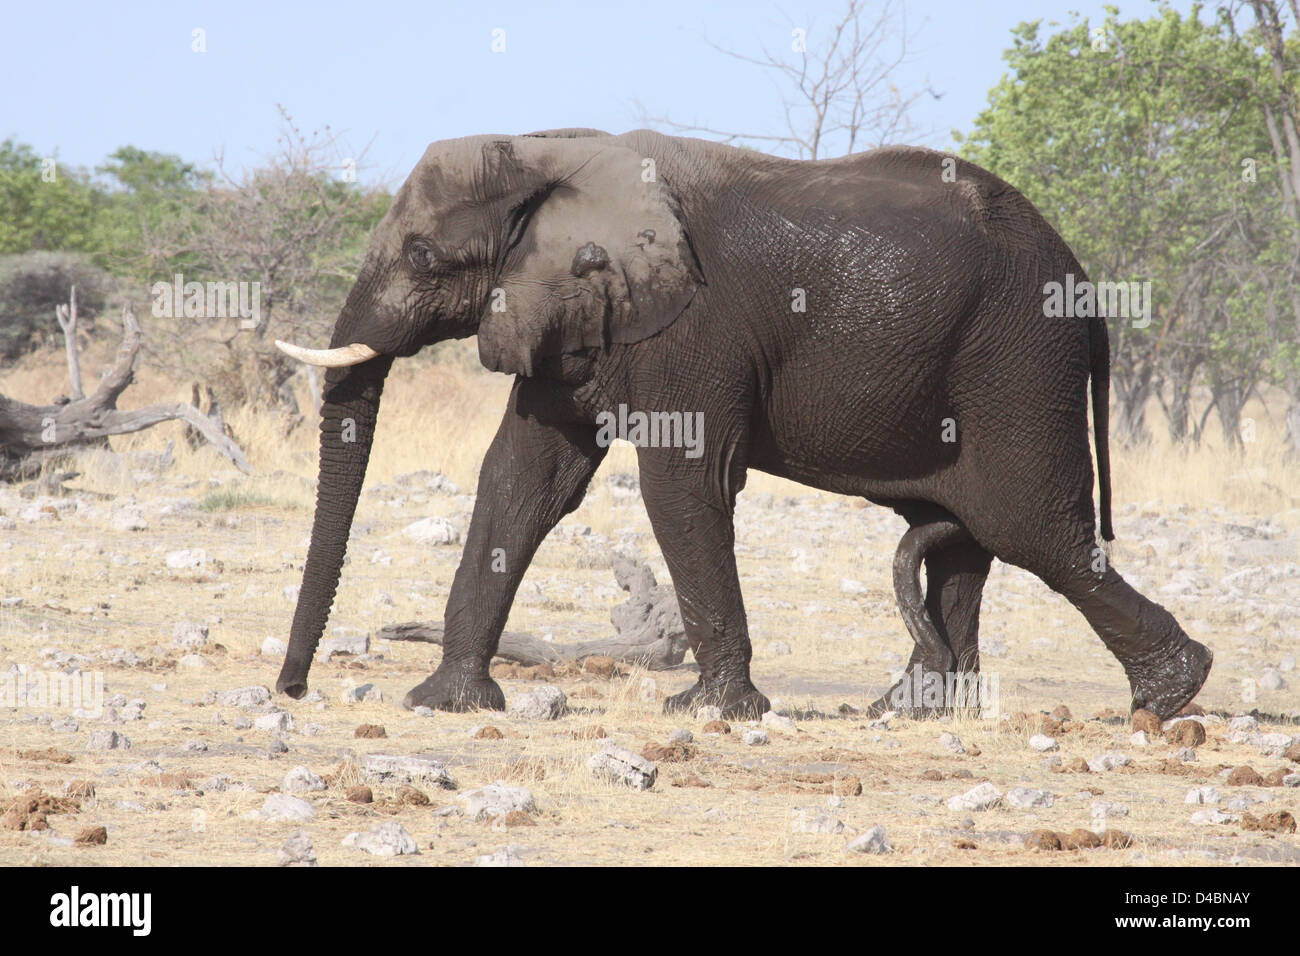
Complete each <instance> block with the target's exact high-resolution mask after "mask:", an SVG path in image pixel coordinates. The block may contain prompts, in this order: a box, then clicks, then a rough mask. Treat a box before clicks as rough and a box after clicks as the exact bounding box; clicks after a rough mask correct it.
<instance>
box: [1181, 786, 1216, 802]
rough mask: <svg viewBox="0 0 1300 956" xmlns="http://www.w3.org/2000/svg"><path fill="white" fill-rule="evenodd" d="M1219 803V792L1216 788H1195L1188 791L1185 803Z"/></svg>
mask: <svg viewBox="0 0 1300 956" xmlns="http://www.w3.org/2000/svg"><path fill="white" fill-rule="evenodd" d="M1218 802H1219V791H1218V789H1217V788H1215V787H1195V788H1193V789H1191V790H1188V791H1187V796H1185V797H1183V803H1194V804H1214V803H1218Z"/></svg>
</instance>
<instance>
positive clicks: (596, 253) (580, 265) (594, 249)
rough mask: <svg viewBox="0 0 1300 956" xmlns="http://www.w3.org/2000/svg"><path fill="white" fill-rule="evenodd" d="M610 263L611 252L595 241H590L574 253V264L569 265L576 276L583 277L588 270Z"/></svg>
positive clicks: (601, 267) (603, 266)
mask: <svg viewBox="0 0 1300 956" xmlns="http://www.w3.org/2000/svg"><path fill="white" fill-rule="evenodd" d="M608 265H609V253H608V252H606V251H605V250H604V249H603V248H601V247H600V246H598V245H596V244H595V243H594V242H589V243H587V244H586V245H585V246H583V247H582V248H581V249H579V250H578V251H577V252H576V253H574V256H573V265H571V266H569V271H570V272H572V273H573V274H574V275H575V276H578V277H582V276H585V275H586V274H587V273H588V272H595V271H596V270H598V269H604V268H606V267H607V266H608Z"/></svg>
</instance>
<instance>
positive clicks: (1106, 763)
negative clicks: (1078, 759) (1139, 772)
mask: <svg viewBox="0 0 1300 956" xmlns="http://www.w3.org/2000/svg"><path fill="white" fill-rule="evenodd" d="M1132 762H1133V758H1132V757H1130V756H1129V755H1128V754H1126V753H1120V752H1119V751H1117V750H1112V751H1110V752H1108V753H1104V754H1098V755H1097V756H1095V757H1091V758H1089V760H1088V769H1089V770H1091V771H1092V772H1093V773H1103V772H1105V771H1107V770H1114V769H1115V768H1116V767H1127V766H1128V765H1129V764H1131V763H1132Z"/></svg>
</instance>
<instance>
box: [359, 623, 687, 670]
mask: <svg viewBox="0 0 1300 956" xmlns="http://www.w3.org/2000/svg"><path fill="white" fill-rule="evenodd" d="M375 636H376V637H377V638H379V639H380V640H388V641H419V642H421V643H424V644H437V645H439V646H442V638H443V630H442V625H441V624H438V623H436V622H434V621H407V622H405V623H403V624H386V625H384V626H383V627H381V628H380V629H379V633H378V634H376V635H375ZM685 651H686V647H685V642H684V641H683V642H682V643H681V644H680V645H679V644H678V643H677V642H675V641H673V640H672V639H670V638H655V639H653V640H647V641H645V642H643V643H637V642H635V641H632V640H628V639H624V638H620V637H610V638H604V639H602V640H596V641H581V642H579V643H576V644H557V643H552V642H551V641H544V640H542V639H541V638H540V637H534V636H533V635H532V634H527V633H525V632H523V631H506V632H504V633H503V634H502V635H501V643H500V644H498V645H497V652H496V656H497V657H499V658H501V659H502V660H506V661H510V662H512V663H514V664H522V665H523V666H525V667H536V666H537V665H538V664H565V663H570V662H573V663H579V662H581V661H582V660H584V659H585V658H588V657H612V658H613V659H614V660H616V661H619V662H620V663H624V664H642V665H644V666H645V667H647V668H649V669H650V670H652V671H664V670H670V669H671V668H674V667H680V666H681V664H682V660H683V658H684V657H685Z"/></svg>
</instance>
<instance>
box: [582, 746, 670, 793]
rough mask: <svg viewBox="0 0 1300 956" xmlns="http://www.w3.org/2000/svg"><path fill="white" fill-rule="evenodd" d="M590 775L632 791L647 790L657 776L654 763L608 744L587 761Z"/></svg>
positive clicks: (657, 772) (653, 783)
mask: <svg viewBox="0 0 1300 956" xmlns="http://www.w3.org/2000/svg"><path fill="white" fill-rule="evenodd" d="M587 766H588V767H589V768H590V769H591V773H592V775H593V776H594V777H596V778H597V779H599V780H605V781H608V782H610V783H621V784H623V785H624V786H626V787H631V788H632V789H633V790H649V789H650V788H651V787H653V786H654V785H655V778H656V777H657V776H658V775H659V771H658V768H656V767H655V765H654V763H652V762H651V761H649V760H646V759H645V758H644V757H642V756H641V755H640V754H636V753H633V752H632V751H630V750H625V749H623V748H622V747H616V746H614V745H613V744H608V745H606V746H605V748H604V749H603V750H601V751H600V752H598V753H596V754H593V755H592V757H591V759H590V760H588V761H587Z"/></svg>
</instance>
